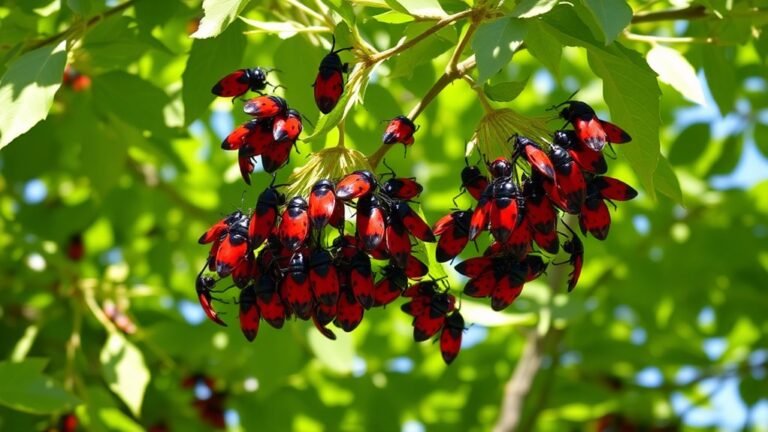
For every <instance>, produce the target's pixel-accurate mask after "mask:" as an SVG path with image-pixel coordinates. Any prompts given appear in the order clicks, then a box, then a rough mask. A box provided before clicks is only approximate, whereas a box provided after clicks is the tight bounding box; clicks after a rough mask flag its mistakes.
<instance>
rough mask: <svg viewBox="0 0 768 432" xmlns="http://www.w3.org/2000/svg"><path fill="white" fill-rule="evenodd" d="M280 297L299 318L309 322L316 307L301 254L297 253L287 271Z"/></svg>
mask: <svg viewBox="0 0 768 432" xmlns="http://www.w3.org/2000/svg"><path fill="white" fill-rule="evenodd" d="M280 297H281V298H282V299H283V301H284V302H285V303H286V304H287V306H288V307H290V308H291V309H292V310H293V313H295V314H296V316H297V317H299V318H301V319H303V320H307V319H309V318H310V317H311V316H312V309H313V307H314V303H313V299H312V290H311V288H310V283H309V274H308V273H307V265H306V263H305V262H304V256H303V255H302V254H301V253H295V254H293V256H292V257H291V260H290V261H289V263H288V268H287V269H285V272H284V274H283V279H282V282H281V284H280Z"/></svg>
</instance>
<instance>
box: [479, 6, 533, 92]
mask: <svg viewBox="0 0 768 432" xmlns="http://www.w3.org/2000/svg"><path fill="white" fill-rule="evenodd" d="M527 29H528V27H527V24H526V21H524V20H521V19H516V18H500V19H497V20H495V21H491V22H488V23H484V24H482V25H481V26H480V27H479V28H478V29H477V32H476V33H475V37H474V38H473V39H472V49H473V50H474V51H475V55H476V56H477V69H478V78H477V82H478V84H483V83H485V81H487V80H488V78H490V77H491V76H493V75H495V74H496V73H497V72H498V71H499V70H501V68H503V67H504V66H506V65H507V63H509V61H510V60H511V59H512V55H513V54H514V53H515V50H516V49H517V48H518V47H519V46H520V44H522V43H523V40H524V39H525V35H526V32H527Z"/></svg>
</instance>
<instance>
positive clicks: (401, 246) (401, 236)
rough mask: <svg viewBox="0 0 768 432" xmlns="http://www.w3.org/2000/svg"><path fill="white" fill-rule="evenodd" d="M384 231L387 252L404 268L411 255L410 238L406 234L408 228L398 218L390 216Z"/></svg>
mask: <svg viewBox="0 0 768 432" xmlns="http://www.w3.org/2000/svg"><path fill="white" fill-rule="evenodd" d="M385 232H386V235H385V237H386V247H387V252H388V253H389V255H390V256H391V257H392V261H394V262H395V264H397V265H398V266H399V267H400V268H405V267H406V266H407V264H408V257H409V256H411V238H410V237H409V236H408V230H407V229H406V228H405V225H403V223H402V222H401V221H400V219H398V218H390V220H389V224H387V228H386V230H385Z"/></svg>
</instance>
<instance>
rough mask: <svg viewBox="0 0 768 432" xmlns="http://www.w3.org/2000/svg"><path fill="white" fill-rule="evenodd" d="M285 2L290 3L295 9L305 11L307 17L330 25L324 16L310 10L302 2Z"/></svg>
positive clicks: (287, 0)
mask: <svg viewBox="0 0 768 432" xmlns="http://www.w3.org/2000/svg"><path fill="white" fill-rule="evenodd" d="M285 1H286V3H289V4H290V5H291V6H293V7H295V8H296V9H300V10H302V11H304V13H306V14H307V15H311V16H312V17H313V18H315V19H316V20H318V21H320V22H325V23H326V24H328V22H327V21H326V20H325V17H324V16H322V15H320V14H319V13H317V12H315V11H314V10H312V9H310V8H308V7H307V6H306V5H304V4H302V3H301V2H299V1H296V0H285Z"/></svg>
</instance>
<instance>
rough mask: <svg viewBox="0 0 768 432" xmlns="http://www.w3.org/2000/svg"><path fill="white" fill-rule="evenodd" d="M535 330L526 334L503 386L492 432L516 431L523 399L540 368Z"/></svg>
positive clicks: (539, 346) (539, 347) (540, 354)
mask: <svg viewBox="0 0 768 432" xmlns="http://www.w3.org/2000/svg"><path fill="white" fill-rule="evenodd" d="M540 342H541V341H540V340H539V335H538V334H537V332H536V330H531V331H530V332H529V333H528V338H527V339H526V341H525V348H523V354H522V355H521V356H520V360H518V362H517V366H515V371H514V372H513V373H512V377H511V378H510V379H509V381H507V384H506V385H505V386H504V400H503V401H502V403H501V413H500V416H499V420H498V421H497V422H496V425H495V426H494V427H493V432H511V431H514V430H516V429H517V425H518V423H520V418H521V417H522V413H523V404H524V402H525V397H526V396H527V395H528V392H529V391H530V390H531V384H533V378H534V377H535V376H536V372H537V371H538V370H539V366H541V358H542V355H543V353H542V349H541V348H542V347H541V343H540Z"/></svg>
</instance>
